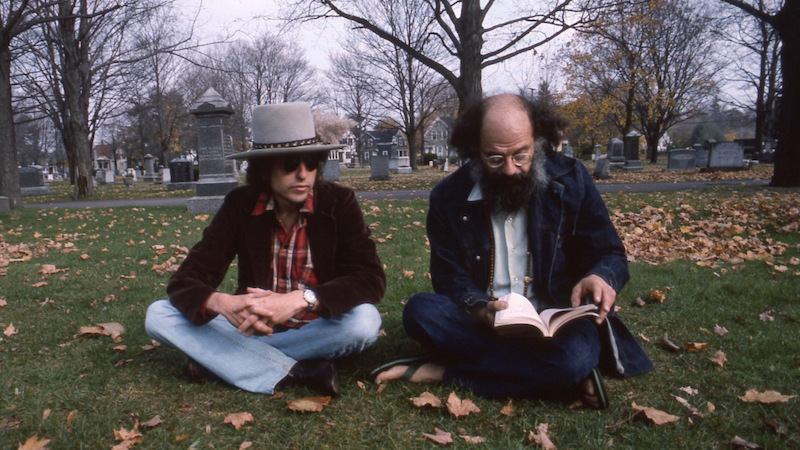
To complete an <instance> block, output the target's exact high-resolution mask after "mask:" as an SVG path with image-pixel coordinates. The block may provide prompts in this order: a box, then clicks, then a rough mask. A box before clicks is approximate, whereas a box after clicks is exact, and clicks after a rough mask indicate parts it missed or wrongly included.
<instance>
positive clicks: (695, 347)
mask: <svg viewBox="0 0 800 450" xmlns="http://www.w3.org/2000/svg"><path fill="white" fill-rule="evenodd" d="M707 349H708V344H707V343H705V342H687V343H686V351H687V352H689V353H700V352H704V351H706V350H707Z"/></svg>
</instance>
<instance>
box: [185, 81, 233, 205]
mask: <svg viewBox="0 0 800 450" xmlns="http://www.w3.org/2000/svg"><path fill="white" fill-rule="evenodd" d="M189 113H191V114H192V115H193V116H194V117H195V123H196V128H197V162H198V166H199V169H200V174H199V175H200V176H199V179H198V180H197V184H196V185H195V192H196V194H197V195H196V197H193V198H191V199H189V202H188V204H187V208H188V210H189V212H190V213H198V212H215V211H216V210H217V209H219V207H220V205H222V200H223V199H224V198H225V194H227V193H228V191H230V190H231V189H233V188H235V187H236V186H238V185H239V177H238V174H237V173H236V168H235V167H234V162H233V161H232V160H230V159H225V157H226V156H228V155H232V154H233V138H232V137H231V135H230V131H229V130H230V119H231V116H232V115H233V108H232V107H231V104H230V103H229V102H228V101H226V100H225V99H223V98H222V96H220V95H219V93H218V92H217V91H215V90H214V88H208V90H206V91H205V93H203V95H201V96H200V98H199V99H197V101H195V102H194V104H192V106H191V108H190V109H189Z"/></svg>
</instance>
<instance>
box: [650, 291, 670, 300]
mask: <svg viewBox="0 0 800 450" xmlns="http://www.w3.org/2000/svg"><path fill="white" fill-rule="evenodd" d="M650 297H652V298H653V300H655V301H657V302H658V303H664V300H666V299H667V294H665V293H664V291H660V290H658V289H655V288H653V289H650Z"/></svg>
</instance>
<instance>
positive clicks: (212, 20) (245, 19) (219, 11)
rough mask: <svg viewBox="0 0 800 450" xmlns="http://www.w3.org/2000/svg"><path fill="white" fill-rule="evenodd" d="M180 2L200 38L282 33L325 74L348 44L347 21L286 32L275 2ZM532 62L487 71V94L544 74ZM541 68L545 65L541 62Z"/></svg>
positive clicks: (518, 60) (317, 23)
mask: <svg viewBox="0 0 800 450" xmlns="http://www.w3.org/2000/svg"><path fill="white" fill-rule="evenodd" d="M177 1H178V4H179V5H181V10H182V14H183V15H184V17H187V20H188V19H189V18H192V17H193V16H194V15H195V14H198V12H199V15H198V17H197V24H196V25H195V34H196V35H199V36H201V37H203V38H205V39H207V40H210V39H212V38H214V37H217V36H226V35H231V34H233V33H236V35H243V36H248V35H249V36H257V35H258V34H259V33H263V32H264V31H267V30H270V31H272V32H278V31H281V32H282V34H284V36H286V37H287V38H288V39H289V40H290V41H295V42H296V43H297V44H298V45H300V46H301V48H303V50H304V51H305V56H306V58H307V59H308V60H309V62H310V63H311V64H312V65H313V66H314V67H316V68H317V69H319V70H321V71H324V70H326V69H327V68H328V54H329V53H330V52H331V51H335V50H336V49H338V48H339V46H338V42H343V41H344V35H345V34H346V32H347V29H348V26H347V23H346V22H345V21H344V20H343V19H336V20H334V19H329V20H317V21H314V22H311V23H308V24H304V25H302V27H301V28H299V29H292V30H286V29H284V28H282V27H283V23H282V22H281V21H280V20H278V19H277V18H278V10H279V6H278V4H277V3H278V2H276V1H275V0H177ZM375 1H380V0H375ZM539 53H540V54H541V53H542V51H540V52H539ZM530 59H531V58H526V57H525V56H524V55H523V56H521V57H518V58H515V59H514V60H513V61H512V62H510V63H505V64H500V65H498V66H493V67H491V68H489V69H487V70H484V74H483V77H484V82H483V84H484V91H485V92H486V93H487V94H489V93H496V92H508V91H515V90H516V86H518V85H521V84H523V82H522V80H524V79H526V75H525V73H526V72H536V73H537V74H538V73H539V71H540V69H539V66H536V67H534V68H531V67H532V63H530V62H529V61H530ZM526 60H527V61H526ZM538 64H539V65H542V64H543V63H542V62H541V59H540V60H539V63H538ZM534 76H536V75H534ZM530 77H531V75H527V78H530ZM528 85H532V86H535V85H536V83H532V84H531V83H530V82H529V83H528Z"/></svg>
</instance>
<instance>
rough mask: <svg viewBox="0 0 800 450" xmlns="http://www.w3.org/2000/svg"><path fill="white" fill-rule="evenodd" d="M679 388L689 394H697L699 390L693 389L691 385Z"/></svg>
mask: <svg viewBox="0 0 800 450" xmlns="http://www.w3.org/2000/svg"><path fill="white" fill-rule="evenodd" d="M680 389H681V390H682V391H683V392H686V393H687V394H689V395H697V393H698V392H699V391H698V390H697V389H695V388H693V387H691V386H684V387H682V388H680Z"/></svg>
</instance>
